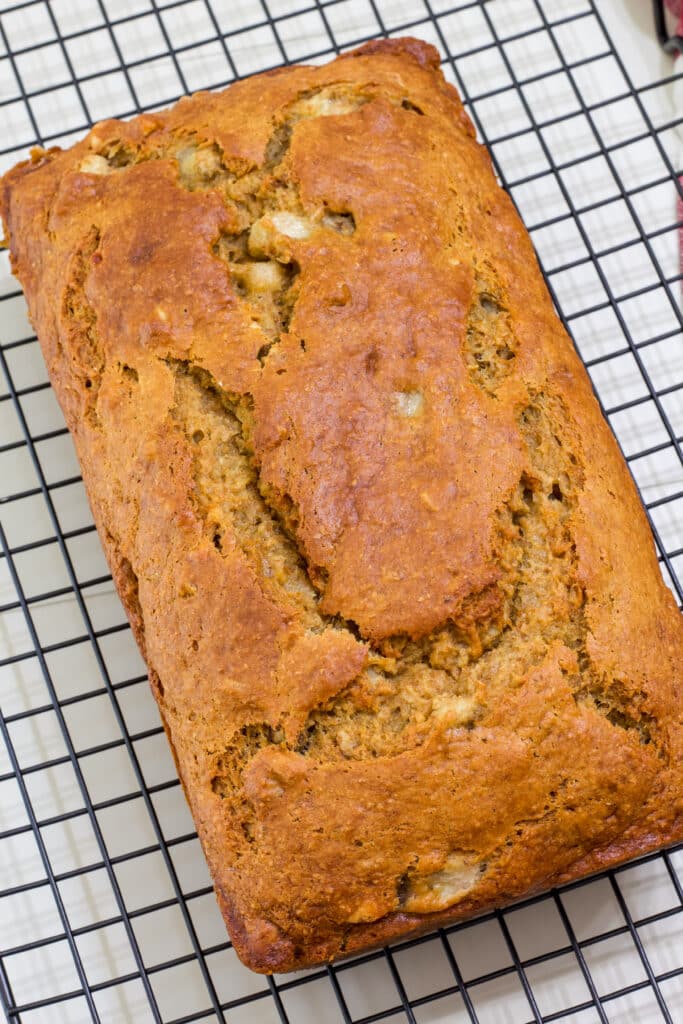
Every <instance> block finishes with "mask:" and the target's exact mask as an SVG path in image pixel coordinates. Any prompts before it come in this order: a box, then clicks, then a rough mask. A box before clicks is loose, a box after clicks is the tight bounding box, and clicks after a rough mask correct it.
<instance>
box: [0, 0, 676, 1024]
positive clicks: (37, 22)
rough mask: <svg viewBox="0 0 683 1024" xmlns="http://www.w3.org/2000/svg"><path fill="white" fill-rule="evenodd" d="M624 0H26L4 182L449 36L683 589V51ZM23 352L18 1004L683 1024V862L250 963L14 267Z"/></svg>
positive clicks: (15, 688)
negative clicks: (646, 26) (618, 39)
mask: <svg viewBox="0 0 683 1024" xmlns="http://www.w3.org/2000/svg"><path fill="white" fill-rule="evenodd" d="M608 6H609V3H608V0H602V2H598V3H596V2H594V0H489V2H481V3H480V2H472V0H460V2H458V0H412V2H405V0H328V2H324V0H315V2H311V0H295V2H283V0H179V2H167V3H164V2H162V0H122V2H118V0H117V2H114V0H72V2H67V0H53V2H51V3H46V2H44V0H29V2H26V3H4V4H2V5H0V125H2V132H1V134H0V169H5V168H6V167H8V166H10V165H11V164H12V163H14V162H15V161H16V160H17V159H19V158H21V157H22V156H24V155H25V152H26V150H27V148H28V147H29V146H30V145H32V144H35V143H36V142H38V141H40V142H41V143H43V144H45V145H54V144H56V143H60V144H67V143H69V142H70V141H72V140H73V139H74V138H76V137H78V136H79V135H80V134H81V133H82V132H83V131H84V130H85V129H86V128H87V127H88V125H89V124H90V123H91V122H92V121H94V120H97V119H99V118H102V117H104V116H110V115H116V116H127V115H131V114H134V113H135V112H136V111H138V110H141V109H151V108H154V107H160V106H164V105H166V104H167V103H169V102H171V101H172V100H174V99H175V98H176V97H177V96H178V95H180V94H181V93H183V92H187V91H193V90H196V89H198V88H205V87H220V86H223V85H226V84H227V83H228V82H229V81H231V80H232V79H234V78H236V77H239V76H241V75H245V74H249V73H251V72H254V71H258V70H263V69H265V68H267V67H272V66H274V65H277V64H280V63H282V62H284V61H309V62H317V61H321V60H325V59H327V58H328V57H329V56H331V55H333V54H334V53H335V52H337V51H339V49H340V48H347V47H350V46H352V45H355V44H357V43H359V42H362V41H363V40H365V39H367V38H370V37H373V36H380V35H384V34H391V35H397V34H406V33H410V34H414V35H418V36H421V37H422V38H425V39H428V40H429V41H431V42H434V43H435V44H436V45H437V46H438V48H439V49H440V51H441V54H442V57H443V61H444V70H445V72H446V74H447V76H448V77H449V78H450V79H451V80H452V81H454V82H455V84H456V85H457V86H458V88H459V90H460V92H461V94H462V95H463V96H464V98H465V99H466V101H467V104H468V108H469V110H470V112H471V114H472V116H473V118H474V120H475V123H476V125H477V129H478V131H479V133H480V135H481V137H482V138H483V139H484V140H485V141H486V142H487V143H488V144H489V146H490V149H491V152H492V154H493V157H494V160H495V162H496V167H497V170H498V173H499V175H500V178H501V180H502V181H503V183H504V184H505V185H506V187H507V188H508V189H509V191H510V192H511V194H512V196H513V198H514V199H515V202H516V203H517V205H518V207H519V209H520V211H521V213H522V216H523V218H524V220H525V222H526V224H527V226H528V227H529V229H530V230H531V234H532V237H533V239H534V242H535V245H536V247H537V250H538V253H539V256H540V259H541V262H542V265H543V269H544V272H545V274H546V277H547V280H548V283H549V286H550V288H551V290H552V293H553V296H554V298H555V300H556V303H557V305H558V308H559V310H560V311H561V313H562V315H563V317H564V320H565V322H566V323H567V325H568V326H569V328H570V330H571V332H572V334H573V337H574V339H575V342H576V344H577V347H578V349H579V351H580V354H581V356H582V358H583V359H584V362H585V364H586V366H587V367H588V369H589V372H590V374H591V376H592V379H593V382H594V385H595V388H596V391H597V393H598V395H599V397H600V399H601V401H602V403H603V408H604V409H605V412H606V414H607V416H608V418H609V421H610V423H611V425H612V427H613V429H614V430H615V433H616V434H617V437H618V439H619V441H620V443H621V445H622V448H623V450H624V453H625V455H626V458H627V460H628V462H629V465H630V467H631V470H632V472H633V474H634V476H635V479H636V482H637V483H638V485H639V487H640V490H641V493H642V495H643V499H644V501H645V503H646V506H647V509H648V512H649V515H650V518H651V522H652V525H653V529H654V532H655V538H656V542H657V546H658V551H659V556H660V562H661V566H662V571H663V573H664V576H665V579H666V581H667V583H668V584H669V586H670V587H671V588H672V589H673V591H674V593H675V595H676V597H677V599H678V602H679V604H681V602H683V453H682V450H681V445H682V444H683V316H682V313H681V305H680V289H681V267H680V262H679V258H680V254H679V249H678V236H679V232H680V229H681V224H680V222H677V220H676V216H677V215H676V203H675V196H676V188H678V190H679V194H680V193H681V188H680V185H679V184H678V182H679V178H680V175H681V171H682V167H681V162H680V150H679V149H677V142H676V130H677V129H679V128H680V126H681V121H682V119H681V118H680V116H677V114H676V112H675V111H673V110H672V108H671V107H670V106H669V105H668V103H669V101H668V89H669V87H670V86H671V84H672V83H671V81H670V79H671V78H672V77H675V75H674V72H673V71H672V70H671V68H672V65H671V66H670V67H669V71H668V74H667V75H666V76H665V77H660V78H658V79H657V80H652V78H651V76H650V77H649V78H647V76H646V79H645V80H643V81H638V75H639V73H640V72H639V69H638V68H635V69H634V68H633V67H629V66H628V62H627V61H626V60H625V59H624V58H622V56H621V54H620V52H619V51H618V50H617V49H616V48H615V46H614V45H613V43H612V41H611V39H610V34H609V32H608V30H607V27H606V24H605V20H604V14H605V8H607V7H608ZM678 74H679V76H680V72H679V73H678ZM634 75H635V81H634ZM641 77H642V76H641ZM0 343H1V347H0V362H1V364H2V371H3V375H4V382H2V383H0V502H1V503H0V517H1V523H2V526H1V528H0V542H1V545H2V557H1V558H0V707H1V708H2V713H1V714H0V732H1V734H2V742H0V1005H2V1006H3V1008H4V1011H5V1013H6V1014H7V1017H8V1019H9V1020H10V1021H12V1022H15V1021H23V1022H33V1024H45V1022H69V1024H76V1022H78V1024H80V1022H81V1021H83V1022H86V1021H101V1022H103V1024H110V1022H111V1024H118V1022H136V1024H138V1022H142V1021H164V1022H171V1021H172V1022H174V1024H180V1022H182V1021H195V1020H196V1021H199V1020H206V1021H228V1022H229V1024H248V1022H258V1024H269V1022H283V1021H290V1022H292V1024H295V1022H308V1021H312V1022H327V1021H330V1022H334V1021H339V1022H345V1024H349V1022H352V1021H353V1022H355V1024H360V1022H361V1021H364V1022H366V1024H368V1022H370V1021H379V1020H382V1021H405V1020H408V1021H415V1022H418V1024H427V1022H431V1024H435V1022H437V1021H448V1022H451V1021H452V1022H463V1024H464V1022H468V1021H474V1022H477V1021H478V1022H479V1024H524V1022H526V1021H536V1022H540V1021H554V1020H558V1021H559V1020H561V1021H564V1022H566V1024H569V1022H572V1024H591V1022H594V1021H602V1022H606V1021H609V1022H612V1024H614V1022H623V1024H627V1022H629V1024H630V1022H633V1021H638V1022H645V1024H649V1022H650V1021H652V1022H655V1021H657V1022H659V1021H662V1020H664V1021H668V1022H670V1024H676V1022H681V1021H683V890H682V888H681V876H682V874H683V849H678V850H671V851H669V852H667V853H665V854H659V855H657V856H653V857H649V858H645V859H644V860H642V861H640V862H638V863H637V864H636V865H630V866H626V867H624V868H621V869H619V870H616V871H612V872H609V873H607V874H606V875H603V876H600V877H598V878H596V879H592V880H589V881H587V882H583V883H579V884H575V885H572V886H569V887H567V888H565V889H563V890H562V891H561V892H554V893H551V894H549V895H545V896H541V897H537V898H535V899H532V900H528V901H526V902H524V903H522V904H520V905H518V906H517V907H515V908H512V909H510V910H507V911H504V912H502V913H496V914H488V915H486V916H485V917H483V918H480V919H479V920H478V921H476V922H474V923H467V924H464V925H459V926H457V927H453V928H449V929H446V930H444V931H441V932H439V933H435V934H433V935H429V936H426V937H425V938H422V939H419V940H414V941H408V942H403V943H398V944H396V945H394V946H393V947H392V948H391V949H390V950H384V951H379V952H375V953H372V954H369V955H365V956H360V957H357V958H355V959H354V960H352V961H350V962H347V963H342V964H339V965H336V966H334V967H329V968H326V969H320V970H314V971H308V972H302V973H300V974H297V975H293V976H281V977H275V978H264V977H260V976H257V975H253V974H251V973H250V972H249V971H247V970H246V969H244V968H243V967H242V966H241V965H240V964H239V962H238V961H237V959H236V957H235V954H234V951H233V950H232V948H231V946H230V943H229V942H228V941H227V937H226V934H225V931H224V928H223V924H222V921H221V920H220V917H219V915H218V911H217V908H216V906H215V903H214V901H213V897H212V893H211V886H210V881H209V878H208V875H207V872H206V867H205V865H204V861H203V858H202V855H201V851H200V849H199V844H198V841H197V838H196V835H195V833H194V830H193V826H192V822H191V819H190V818H189V815H188V812H187V809H186V807H185V804H184V801H183V797H182V794H181V791H180V787H179V784H178V781H177V778H176V776H175V771H174V768H173V764H172V761H171V759H170V756H169V754H168V751H167V749H166V744H165V738H164V736H163V731H162V728H161V725H160V721H159V718H158V714H157V712H156V707H155V705H154V703H153V701H152V699H151V697H150V695H149V692H148V688H147V684H146V677H145V674H144V666H143V664H142V662H141V661H140V659H139V656H138V654H137V652H136V650H135V647H134V644H133V642H132V640H131V634H130V630H129V628H128V625H127V623H126V621H125V616H124V615H123V612H122V610H121V607H120V605H119V603H118V600H117V598H116V596H115V594H114V592H113V587H112V585H111V580H110V578H109V575H108V572H107V568H106V565H105V563H104V560H103V557H102V554H101V551H100V549H99V545H98V542H97V535H96V533H95V530H94V526H93V524H92V520H91V517H90V512H89V510H88V507H87V504H86V502H85V498H84V493H83V488H82V484H81V481H80V477H79V472H78V466H77V464H76V462H75V460H74V456H73V451H72V448H71V445H70V441H69V438H68V435H67V433H66V430H65V427H64V423H63V420H62V418H61V414H60V413H59V410H58V407H57V405H56V402H55V400H54V397H53V395H52V392H51V391H50V389H49V385H48V383H47V380H46V374H45V369H44V366H43V364H42V360H41V358H40V355H39V351H38V346H37V342H36V339H35V336H34V335H33V333H32V331H31V328H30V326H29V324H28V322H27V320H26V313H25V307H24V304H23V299H22V297H21V294H20V291H19V289H18V287H17V285H16V283H15V282H14V281H13V279H12V278H11V276H10V272H9V261H8V259H7V256H6V254H4V255H2V256H1V257H0Z"/></svg>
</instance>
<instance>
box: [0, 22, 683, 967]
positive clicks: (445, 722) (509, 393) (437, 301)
mask: <svg viewBox="0 0 683 1024" xmlns="http://www.w3.org/2000/svg"><path fill="white" fill-rule="evenodd" d="M0 196H1V198H0V207H1V212H2V217H3V220H4V223H5V227H6V233H7V237H8V240H9V244H10V249H11V257H12V263H13V268H14V271H15V273H16V274H17V276H18V277H19V279H20V281H21V283H22V285H23V287H24V291H25V293H26V296H27V300H28V304H29V309H30V313H31V317H32V321H33V323H34V325H35V327H36V331H37V334H38V337H39V339H40V342H41V346H42V349H43V352H44V356H45V360H46V363H47V366H48V369H49V373H50V378H51V380H52V383H53V386H54V388H55V391H56V393H57V396H58V399H59V401H60V403H61V406H62V409H63V411H64V414H65V417H66V420H67V423H68V426H69V429H70V431H71V433H72V435H73V438H74V441H75V444H76V448H77V452H78V456H79V459H80V462H81V466H82V470H83V478H84V482H85V485H86V488H87V491H88V496H89V500H90V503H91V506H92V510H93V514H94V517H95V521H96V523H97V525H98V529H99V532H100V536H101V539H102V543H103V545H104V548H105V551H106V554H107V557H108V560H109V564H110V566H111V570H112V574H113V577H114V581H115V583H116V586H117V588H118V590H119V593H120V595H121V599H122V601H123V603H124V606H125V608H126V610H127V613H128V616H129V618H130V621H131V625H132V628H133V630H134V633H135V636H136V639H137V641H138V643H139V645H140V647H141V650H142V652H143V654H144V656H145V658H146V660H147V664H148V666H149V669H150V681H151V685H152V688H153V691H154V694H155V696H156V699H157V701H158V703H159V707H160V710H161V714H162V717H163V721H164V725H165V728H166V731H167V734H168V737H169V741H170V743H171V746H172V749H173V751H174V756H175V759H176V763H177V766H178V772H179V776H180V779H181V781H182V784H183V787H184V789H185V793H186V795H187V799H188V801H189V804H190V806H191V809H192V812H193V815H194V819H195V822H196V825H197V830H198V833H199V837H200V839H201V842H202V845H203V848H204V851H205V853H206V856H207V860H208V862H209V865H210V868H211V872H212V875H213V878H214V883H215V888H216V893H217V897H218V900H219V903H220V906H221V910H222V912H223V914H224V916H225V919H226V922H227V924H228V927H229V930H230V934H231V937H232V940H233V942H234V945H235V948H236V949H237V952H238V953H239V955H240V957H241V958H242V959H243V960H244V962H245V963H246V964H248V966H250V967H252V968H253V969H255V970H260V971H276V970H277V971H285V970H291V969H295V968H299V967H303V966H309V965H312V964H315V963H319V962H323V961H326V960H329V959H332V958H334V957H338V956H342V955H345V954H349V953H352V952H356V951H358V950H360V949H362V948H366V947H368V946H371V945H376V944H381V943H383V942H385V941H387V940H389V939H394V938H397V937H401V936H405V935H407V934H413V933H416V932H419V931H425V930H428V929H431V928H433V927H435V926H436V925H440V924H445V923H450V922H453V921H456V920H458V919H460V918H463V917H466V916H469V915H472V914H475V913H479V912H482V911H484V910H486V909H489V908H491V907H494V906H500V905H502V904H504V903H507V902H509V901H511V900H514V899H516V898H519V897H522V896H524V895H527V894H530V893H532V892H535V891H538V890H541V889H543V888H545V887H547V886H549V885H551V884H554V883H557V882H562V881H567V880H569V879H572V878H577V877H580V876H582V875H585V874H589V873H591V872H593V871H596V870H599V869H602V868H605V867H607V866H609V865H613V864H616V863H618V862H620V861H623V860H625V859H627V858H630V857H633V856H636V855H639V854H642V853H645V852H647V851H649V850H653V849H655V848H657V847H660V846H662V845H665V844H668V843H671V842H674V841H676V840H679V839H681V838H683V821H682V814H683V773H682V769H681V743H682V728H681V713H680V708H681V693H680V689H681V670H680V664H681V655H682V654H683V627H682V624H681V616H680V614H679V612H678V609H677V607H676V604H675V601H674V599H673V596H672V594H671V593H670V592H669V590H668V589H667V588H666V586H665V585H664V583H663V581H662V578H661V574H660V572H659V567H658V564H657V558H656V554H655V550H654V546H653V543H652V538H651V535H650V531H649V527H648V524H647V520H646V517H645V514H644V512H643V509H642V507H641V504H640V501H639V499H638V495H637V492H636V490H635V487H634V485H633V482H632V480H631V477H630V475H629V473H628V470H627V468H626V466H625V464H624V462H623V459H622V457H621V455H620V453H619V450H618V448H617V445H616V443H615V441H614V438H613V436H612V434H611V431H610V430H609V427H608V426H607V424H606V423H605V422H604V420H603V418H602V416H601V413H600V411H599V408H598V405H597V403H596V401H595V399H594V396H593V394H592V391H591V387H590V383H589V380H588V377H587V375H586V373H585V371H584V369H583V366H582V364H581V362H580V360H579V359H578V357H577V355H576V353H575V352H574V350H573V347H572V345H571V342H570V341H569V339H568V337H567V335H566V333H565V332H564V330H563V328H562V326H561V324H560V322H559V320H558V318H557V316H556V314H555V312H554V310H553V307H552V303H551V301H550V298H549V296H548V293H547V290H546V288H545V285H544V282H543V279H542V276H541V274H540V272H539V269H538V267H537V264H536V259H535V255H534V252H533V249H532V246H531V243H530V241H529V238H528V235H527V233H526V231H525V229H524V227H523V226H522V224H521V222H520V220H519V218H518V216H517V214H516V212H515V210H514V207H513V205H512V203H511V202H510V200H509V198H508V196H507V195H506V194H505V193H504V192H503V191H502V190H501V189H500V188H499V186H498V184H497V183H496V180H495V177H494V174H493V171H492V169H491V164H490V160H489V157H488V155H487V153H486V151H485V150H484V149H483V148H482V147H481V146H479V145H478V144H477V142H476V141H475V138H474V131H473V129H472V126H471V124H470V122H469V120H468V118H467V116H466V114H465V113H464V111H463V108H462V105H461V103H460V100H459V98H458V96H457V94H456V92H455V90H454V89H453V88H452V87H451V86H450V85H448V84H447V83H446V82H445V81H444V79H443V77H442V75H441V73H440V71H439V61H438V55H437V54H436V51H435V50H433V49H432V48H431V47H429V46H428V45H426V44H424V43H421V42H419V41H416V40H409V39H408V40H392V41H381V42H375V43H372V44H368V45H366V46H364V47H361V48H360V49H359V50H356V51H354V52H353V53H350V54H345V55H344V56H342V57H340V58H338V59H337V60H335V61H333V62H332V63H330V64H329V65H327V66H325V67H321V68H308V67H295V68H288V69H282V70H278V71H275V72H271V73H269V74H266V75H261V76H257V77H255V78H252V79H248V80H245V81H243V82H239V83H237V84H235V85H234V86H232V87H231V88H229V89H228V90H227V91H225V92H223V93H218V94H209V93H199V94H197V95H195V96H193V97H189V98H185V99H182V100H181V101H180V102H179V103H178V104H177V105H176V106H174V107H173V108H172V109H170V110H169V111H166V112H162V113H159V114H150V115H142V116H140V117H137V118H135V119H134V120H132V121H130V122H128V123H121V122H118V121H107V122H104V123H102V124H99V125H97V126H96V127H95V128H94V129H93V130H92V131H91V132H90V134H89V135H88V136H87V137H86V138H85V139H84V140H83V141H82V142H79V143H78V144H77V145H75V146H73V147H72V148H71V149H70V150H68V151H66V152H62V151H60V150H50V151H35V152H34V154H33V157H32V160H31V161H29V162H27V163H24V164H20V165H19V166H18V167H16V168H15V169H14V170H12V171H10V172H9V173H8V174H7V175H6V176H5V178H4V179H3V182H2V190H1V193H0Z"/></svg>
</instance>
